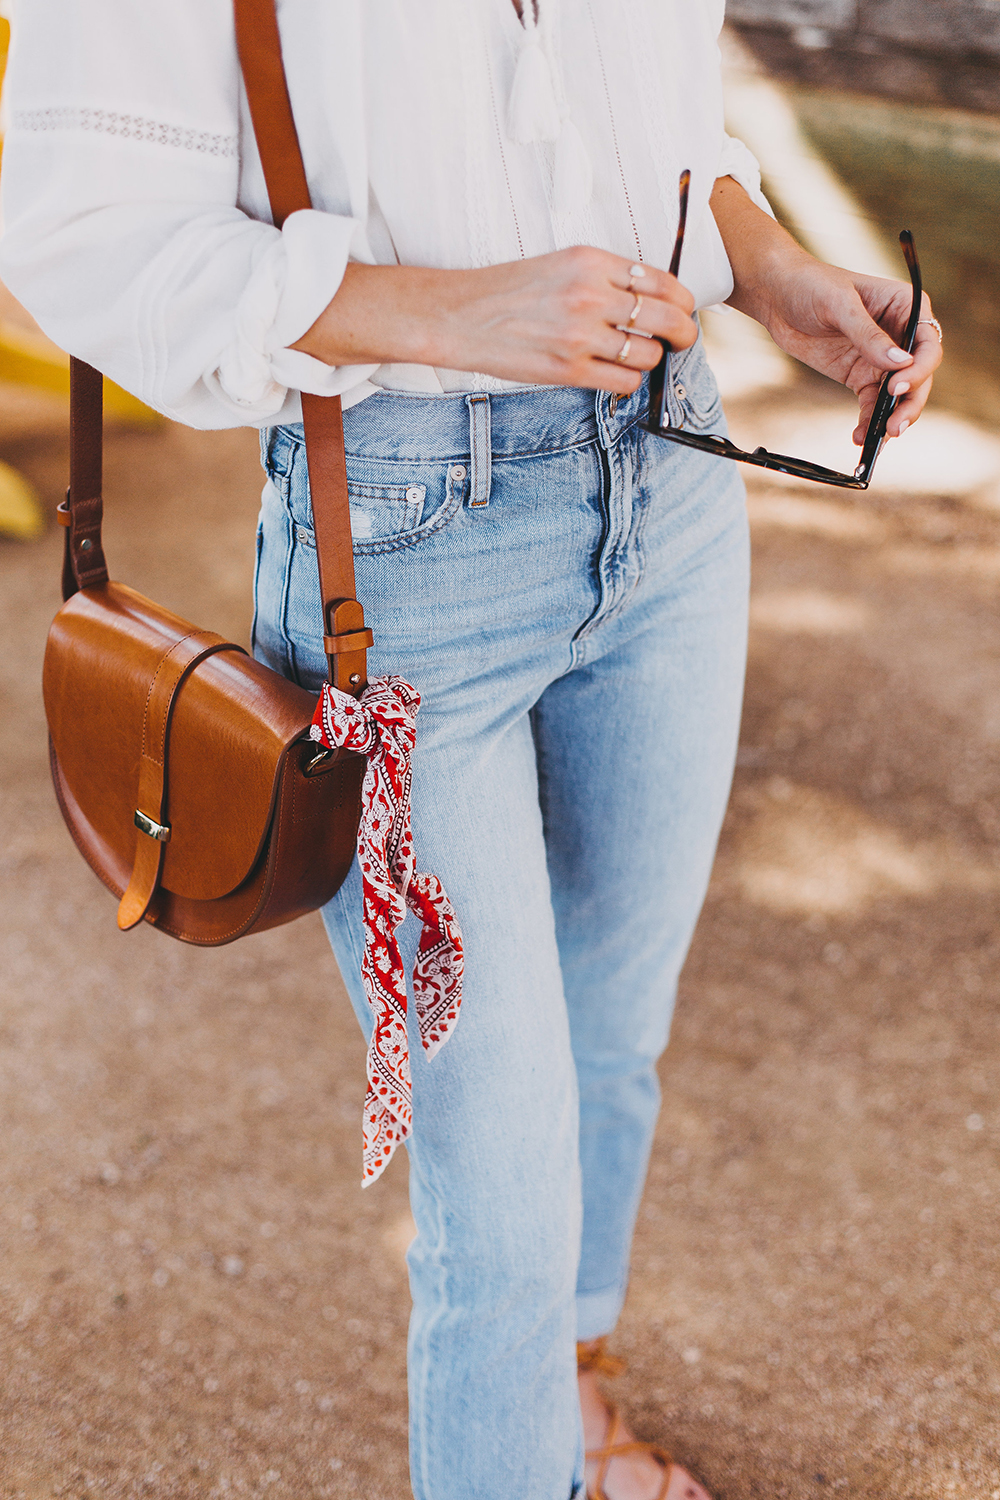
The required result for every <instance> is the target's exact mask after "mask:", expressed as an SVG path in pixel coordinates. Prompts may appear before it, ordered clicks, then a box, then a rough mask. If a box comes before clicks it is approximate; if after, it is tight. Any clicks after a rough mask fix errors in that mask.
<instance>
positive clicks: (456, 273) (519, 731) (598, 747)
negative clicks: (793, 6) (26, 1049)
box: [0, 0, 939, 1500]
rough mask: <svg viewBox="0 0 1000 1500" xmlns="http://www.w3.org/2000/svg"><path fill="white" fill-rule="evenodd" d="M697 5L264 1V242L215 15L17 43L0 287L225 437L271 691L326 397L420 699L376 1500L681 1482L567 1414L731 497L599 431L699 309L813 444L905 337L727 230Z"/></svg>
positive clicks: (291, 645) (730, 709)
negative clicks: (782, 396) (809, 424)
mask: <svg viewBox="0 0 1000 1500" xmlns="http://www.w3.org/2000/svg"><path fill="white" fill-rule="evenodd" d="M721 20H722V3H721V0H704V3H702V4H692V3H690V0H536V4H535V5H534V6H526V7H525V8H524V13H523V14H522V13H521V7H520V6H519V5H518V4H517V0H514V3H513V4H512V0H366V3H362V0H340V3H337V4H331V3H321V0H284V3H283V4H282V6H281V9H280V23H281V31H282V44H283V51H284V57H285V63H286V68H287V72H288V77H289V84H290V91H291V97H292V103H293V108H294V111H295V115H296V120H297V124H298V130H299V135H300V138H301V143H302V148H303V153H304V157H305V162H306V167H307V173H308V176H309V184H310V189H311V193H312V201H313V204H314V208H313V210H312V211H307V212H302V213H298V214H295V215H293V216H292V217H291V218H290V219H289V220H288V221H287V222H286V224H285V226H284V228H283V229H282V230H281V231H280V232H279V231H278V230H276V229H274V228H273V227H271V225H270V224H269V222H268V213H267V205H266V195H265V192H264V186H263V179H262V175H261V171H260V166H259V162H258V159H257V154H256V150H255V146H254V142H253V139H252V134H251V131H250V128H249V124H248V119H247V114H246V109H245V103H244V101H243V100H242V98H241V94H240V89H239V79H238V71H237V61H236V55H235V48H234V42H233V32H232V19H231V14H230V9H229V0H169V3H167V0H144V3H143V4H142V5H141V6H140V5H135V4H134V3H130V0H91V3H90V4H89V5H88V6H87V7H85V8H84V7H80V6H77V5H71V4H69V3H68V0H31V5H30V6H25V7H24V10H23V13H22V14H21V15H20V16H19V17H18V26H17V29H16V32H15V44H14V51H13V54H12V60H11V70H10V83H9V94H8V108H9V118H10V130H9V134H8V139H7V146H6V152H5V159H4V190H5V214H6V226H7V227H6V238H5V241H4V248H3V256H2V266H0V269H2V274H3V276H4V277H5V279H6V280H7V282H8V283H9V285H10V286H11V288H12V289H13V291H14V292H15V294H16V295H17V296H19V297H20V298H21V299H22V300H23V301H24V302H25V304H26V305H27V306H28V307H29V308H30V309H31V311H32V312H33V313H34V314H35V316H36V317H37V318H38V320H39V322H40V323H41V325H42V326H43V328H45V329H46V331H47V332H48V333H50V334H51V336H52V337H53V338H55V339H56V340H57V342H59V343H60V344H61V345H62V346H63V347H65V348H67V349H70V350H72V351H73V352H75V353H77V354H78V355H80V356H82V357H84V358H85V359H87V360H89V361H91V362H92V363H94V364H95V365H97V366H98V367H99V368H101V369H102V370H104V371H105V372H106V373H107V374H108V375H110V376H111V377H113V378H114V379H115V380H117V381H119V382H120V383H121V384H122V385H124V386H126V387H128V388H129V389H131V390H133V391H135V392H136V393H137V394H138V395H140V396H141V397H142V398H143V399H144V400H146V401H148V402H149V403H150V404H151V405H152V406H154V407H156V408H157V409H159V410H160V411H163V412H165V413H167V414H168V415H169V416H172V417H174V418H176V419H178V420H180V421H183V422H188V423H190V424H192V425H194V426H201V427H223V426H232V425H237V424H247V425H251V426H256V427H258V428H260V430H261V437H262V449H263V455H264V465H265V469H266V471H267V475H268V483H267V485H266V486H265V489H264V497H263V506H262V511H261V518H260V524H259V528H258V566H257V578H256V618H255V649H256V651H257V654H258V655H259V656H260V657H261V658H262V659H263V660H264V661H266V662H268V663H270V664H271V665H272V666H273V667H276V668H277V669H279V670H280V671H283V672H286V673H288V674H289V675H291V676H293V677H295V678H296V679H297V680H298V681H299V682H301V683H303V684H304V685H306V686H307V687H311V688H313V689H316V688H317V687H318V686H319V684H320V682H321V681H322V679H323V677H324V675H325V665H326V663H325V658H324V656H323V646H322V638H321V637H322V626H321V622H320V613H319V594H318V585H317V578H316V564H315V545H314V537H313V526H312V514H311V510H310V503H309V491H308V483H307V475H306V472H305V460H304V448H303V440H302V429H301V426H300V425H299V404H298V397H297V395H296V392H297V391H300V390H304V391H313V392H318V393H320V394H332V393H337V392H339V393H342V394H343V396H344V404H345V408H347V410H346V417H345V425H346V437H347V449H348V466H349V477H350V484H351V500H352V529H353V531H354V535H355V551H356V566H357V575H358V595H359V598H360V599H361V600H362V601H363V603H364V604H365V606H366V613H367V615H368V618H369V620H370V621H371V623H372V624H373V626H374V629H375V637H376V649H375V652H374V655H373V658H372V661H371V670H372V671H373V672H374V673H385V672H394V673H399V674H401V675H402V676H404V677H405V678H406V679H407V680H408V681H410V682H412V683H413V684H414V685H415V687H416V688H417V689H418V691H419V692H420V694H421V695H422V699H423V706H422V708H421V712H420V722H419V737H418V745H417V751H416V755H415V760H414V780H413V819H414V834H415V842H416V848H417V857H418V861H419V863H420V865H421V867H422V868H424V869H427V870H432V871H434V872H435V873H436V874H438V875H439V876H440V877H441V879H442V880H443V882H444V885H445V887H446V889H447V891H448V893H449V895H450V897H451V900H452V902H453V904H454V906H455V908H456V910H457V912H458V916H459V919H460V922H461V926H462V930H463V934H464V944H465V963H466V972H465V999H464V1004H463V1008H462V1014H461V1021H460V1024H459V1025H458V1026H457V1028H456V1029H455V1031H454V1035H453V1036H452V1037H451V1038H450V1039H449V1041H448V1044H447V1046H446V1047H445V1048H443V1050H441V1051H440V1053H439V1055H438V1056H436V1057H434V1058H433V1059H429V1058H428V1057H425V1056H424V1055H423V1054H422V1052H421V1049H420V1048H419V1047H416V1048H414V1049H413V1073H414V1079H413V1084H414V1132H413V1136H412V1138H411V1140H410V1142H409V1154H410V1184H411V1197H412V1203H413V1212H414V1216H415V1219H416V1223H417V1227H418V1236H417V1239H416V1240H415V1242H414V1244H413V1246H412V1247H411V1250H410V1254H409V1266H410V1277H411V1286H412V1292H413V1317H412V1325H411V1336H410V1346H409V1377H410V1404H411V1468H412V1482H413V1489H414V1493H415V1495H416V1496H417V1497H419V1500H452V1497H454V1500H458V1497H473V1496H474V1497H476V1500H492V1497H496V1500H501V1497H503V1500H508V1497H513V1496H516V1497H519V1500H566V1497H567V1496H569V1495H575V1496H582V1495H583V1494H585V1493H589V1494H591V1495H596V1494H598V1493H600V1492H601V1488H602V1487H603V1492H605V1493H606V1495H607V1496H608V1497H610V1500H652V1497H653V1496H663V1495H665V1496H666V1497H667V1500H681V1497H685V1500H704V1497H705V1495H706V1492H705V1491H704V1490H703V1489H702V1488H701V1486H700V1485H698V1484H697V1483H696V1482H695V1481H694V1480H693V1479H692V1478H691V1476H690V1475H688V1474H687V1473H686V1472H685V1471H684V1470H683V1469H681V1468H680V1467H679V1466H676V1465H671V1464H670V1463H669V1461H666V1462H661V1461H660V1460H659V1459H658V1458H657V1456H656V1454H655V1453H653V1452H652V1451H650V1450H648V1449H647V1448H645V1447H643V1445H636V1446H629V1437H630V1434H629V1433H628V1431H627V1429H625V1428H624V1427H623V1426H621V1425H618V1426H617V1427H615V1429H614V1430H612V1419H611V1415H610V1412H609V1408H608V1407H607V1406H606V1404H605V1403H604V1400H603V1398H602V1396H601V1395H600V1393H599V1391H598V1388H597V1385H596V1374H597V1371H598V1369H599V1366H600V1364H601V1360H602V1357H603V1356H602V1353H601V1350H602V1347H603V1345H602V1341H603V1338H604V1337H605V1336H606V1335H607V1334H608V1333H609V1332H610V1331H611V1330H612V1328H613V1327H614V1324H615V1321H616V1319H617V1316H618V1313H619V1311H620V1308H621V1305H622V1301H623V1299H624V1294H625V1287H626V1280H627V1267H628V1257H629V1245H630V1239H631V1233H632V1228H633V1223H634V1219H635V1214H636V1210H637V1205H638V1201H639V1196H640V1192H641V1188H642V1182H643V1177H644V1173H645V1167H646V1160H647V1156H648V1152H649V1146H650V1140H651V1136H652V1131H653V1126H654V1121H655V1118H656V1112H657V1106H658V1093H657V1083H656V1074H655V1064H656V1060H657V1057H658V1055H659V1053H660V1052H661V1050H662V1048H663V1046H664V1045H665V1041H666V1036H667V1028H668V1023H669V1018H670V1010H671V1005H672V1001H673V995H674V989H675V985H676V980H677V975H678V972H679V970H680V967H681V964H682V962H683V959H684V956H685V953H686V950H687V947H688V943H689V940H690V937H691V932H692V930H693V927H694V923H695V920H696V917H697V914H698V910H699V907H700V905H701V901H702V898H703V895H704V891H705V887H706V883H707V880H708V875H709V870H710V866H711V862H712V857H713V852H714V848H715V842H716V838H717V834H718V830H719V825H720V822H721V818H722V814H723V810H724V807H725V803H726V798H727V795H728V789H729V782H730V776H731V772H732V766H733V759H734V751H735V745H736V736H737V727H738V719H739V710H740V695H741V685H742V674H743V662H744V648H745V631H746V595H747V542H746V527H745V518H744V510H743V503H742V500H743V495H742V486H741V481H740V478H739V475H738V472H737V470H736V467H735V465H733V464H729V463H726V462H724V461H722V460H719V459H716V458H713V457H710V456H708V455H705V454H701V453H698V452H694V451H691V450H688V449H685V448H680V447H677V446H675V445H673V444H670V443H668V442H664V441H661V440H659V439H656V438H654V437H652V436H649V435H648V434H646V433H644V432H643V431H642V430H641V429H640V428H639V426H638V425H637V424H638V422H639V421H640V419H641V418H642V416H643V415H644V410H645V399H646V385H647V382H646V379H645V376H646V372H648V371H649V370H650V369H651V368H652V367H653V365H654V364H655V363H656V361H657V359H658V357H659V354H660V344H659V342H658V340H659V339H665V340H667V341H669V344H670V346H671V348H672V349H673V350H674V351H675V353H674V355H673V356H672V358H671V364H670V370H669V382H670V383H669V392H668V400H669V404H670V410H671V415H672V417H673V419H674V421H675V422H684V423H685V424H686V425H688V426H692V427H694V428H696V429H701V430H705V431H717V430H719V426H720V423H721V421H722V415H721V411H720V408H719V402H718V394H717V391H716V388H715V385H714V382H713V379H712V376H711V373H710V372H709V370H708V367H707V365H706V363H705V359H704V354H703V351H702V346H701V343H700V340H699V337H698V326H697V322H696V321H695V318H694V316H693V314H694V312H695V310H696V308H698V307H701V306H704V305H706V304H708V303H713V302H718V301H724V300H728V301H730V302H731V303H732V304H733V305H734V306H736V307H738V308H741V309H742V310H744V311H746V312H748V313H750V314H751V315H752V316H754V317H756V318H758V319H759V320H760V321H761V322H762V323H763V324H764V325H765V326H766V327H767V328H768V329H769V330H770V332H771V333H772V334H773V335H774V337H775V338H776V339H777V341H778V342H779V344H781V345H783V347H785V348H787V349H789V350H790V351H791V352H792V353H794V354H795V355H796V356H797V357H798V358H800V359H804V360H805V361H806V362H808V363H809V364H811V365H813V366H814V367H815V368H817V369H820V370H822V371H824V372H825V373H827V374H830V375H833V376H834V377H835V378H837V379H840V380H842V381H844V382H845V383H847V384H848V385H850V387H851V388H852V389H853V390H854V391H855V392H856V393H857V394H858V396H859V400H860V408H861V411H860V422H859V429H858V433H857V434H856V436H857V437H860V436H861V434H862V433H863V431H864V427H865V424H866V421H867V417H868V415H869V413H870V411H871V408H872V405H873V402H874V397H875V393H876V390H877V387H878V383H879V381H880V380H881V379H882V377H883V376H884V373H885V372H886V371H890V370H896V369H898V370H899V374H898V377H897V379H896V382H895V389H896V391H897V392H898V393H900V394H901V395H903V396H904V397H905V399H903V400H901V402H900V404H899V406H898V408H897V410H896V411H895V413H894V415H893V417H892V419H891V422H890V424H889V431H890V434H891V435H893V436H895V435H898V434H899V433H901V432H902V431H903V429H904V428H905V427H906V426H907V425H908V424H909V423H910V422H912V421H913V420H914V419H915V418H916V417H917V416H918V415H919V413H920V410H921V409H922V407H923V405H924V402H925V401H926V398H927V393H928V390H929V386H930V378H931V375H932V372H933V369H934V368H935V366H936V364H937V362H938V358H939V353H938V344H937V339H936V338H935V336H934V334H933V332H929V331H927V330H924V329H923V328H921V330H920V334H921V338H920V341H919V342H918V345H917V350H916V355H915V357H914V358H911V357H910V356H908V355H906V354H905V353H904V352H903V351H902V350H900V349H899V348H897V347H896V346H895V344H894V342H893V339H894V337H896V336H899V335H900V334H901V331H902V327H903V324H904V322H905V316H906V310H907V308H908V303H909V289H908V288H907V287H904V286H902V285H901V284H898V283H890V282H883V281H876V280H874V279H872V278H869V277H861V276H854V275H851V274H849V273H847V272H844V271H840V270H836V269H832V268H830V267H826V266H823V265H820V264H819V263H817V262H816V261H814V260H813V259H811V258H810V257H809V256H807V255H806V254H805V253H804V252H803V251H802V250H801V249H799V248H798V247H797V246H796V245H795V244H794V243H793V242H792V241H791V240H790V239H789V238H788V236H787V235H785V234H784V233H783V232H782V231H781V230H780V229H779V228H778V227H777V226H776V225H775V223H774V221H773V220H772V219H771V218H770V216H769V214H768V211H767V205H766V203H764V201H763V199H762V198H761V195H760V187H759V176H758V173H757V169H756V166H755V164H754V162H753V160H752V158H751V157H750V156H749V154H748V153H747V152H746V150H745V149H744V148H743V147H742V146H741V145H740V144H739V143H738V142H734V141H731V140H728V139H727V138H726V137H725V135H724V133H723V127H722V105H721V95H720V80H719V58H718V51H717V45H716V34H717V31H718V28H719V26H720V24H721ZM685 167H690V168H691V171H692V192H691V212H690V217H689V224H688V234H687V241H686V249H685V258H684V261H683V264H682V268H681V274H680V278H679V280H678V279H675V278H674V277H672V276H670V275H669V274H668V273H667V272H666V271H665V270H664V269H663V267H665V266H666V265H667V264H668V261H669V257H670V247H671V244H672V242H673V238H674V235H675V231H676V227H677V202H676V184H677V181H678V175H679V172H680V170H681V169H682V168H685ZM925 332H929V336H927V337H924V336H923V335H924V334H925ZM359 893H360V885H359V879H358V877H357V873H356V871H355V873H354V874H353V875H352V876H351V877H350V878H349V880H348V882H347V883H346V885H345V886H344V888H343V889H342V891H341V892H340V893H339V895H338V896H337V898H336V899H335V900H334V901H333V902H332V903H331V905H330V907H329V908H328V909H327V910H326V911H325V912H324V919H325V921H326V924H327V928H328V930H329V933H330V937H331V941H332V943H333V947H334V951H335V953H336V956H337V959H338V962H339V964H340V967H341V971H342V973H343V976H344V980H345V983H346V985H347V988H348V990H349V992H350V994H351V998H352V1001H353V1003H354V1005H355V1008H356V1009H357V1011H358V1015H359V1019H360V1021H361V1024H362V1026H364V1027H365V1028H366V1030H368V1029H369V1028H370V1024H371V1022H370V1017H369V1013H368V1009H367V1006H366V1003H365V998H364V992H363V986H362V981H361V973H360V956H361V950H362V947H363V941H364V935H363V927H362V911H361V901H360V894H359ZM413 925H415V924H408V926H413ZM403 931H404V935H405V934H406V928H404V929H403ZM416 936H417V934H416V933H415V932H412V933H410V934H409V939H408V941H409V953H408V955H407V958H408V960H409V965H410V966H411V965H412V959H413V953H414V947H415V943H416ZM578 1345H579V1349H580V1354H579V1360H578V1354H577V1346H578ZM578 1363H579V1369H578V1368H577V1365H578ZM620 1445H624V1447H625V1451H623V1452H619V1453H616V1454H615V1455H614V1456H613V1457H611V1458H610V1459H608V1458H607V1457H605V1458H603V1459H591V1460H589V1461H585V1449H586V1450H588V1451H591V1452H593V1451H595V1450H598V1451H599V1450H602V1449H605V1448H607V1447H614V1448H617V1447H619V1446H620Z"/></svg>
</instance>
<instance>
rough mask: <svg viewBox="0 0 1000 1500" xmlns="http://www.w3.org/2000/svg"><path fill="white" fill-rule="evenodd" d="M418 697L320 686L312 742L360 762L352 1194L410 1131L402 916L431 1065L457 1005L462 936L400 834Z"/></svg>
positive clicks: (406, 834)
mask: <svg viewBox="0 0 1000 1500" xmlns="http://www.w3.org/2000/svg"><path fill="white" fill-rule="evenodd" d="M419 707H420V694H419V693H418V692H416V691H415V689H414V688H412V687H410V684H409V683H408V682H404V681H403V679H402V677H376V678H373V679H372V681H371V682H369V684H368V686H367V687H366V688H365V690H364V692H363V693H362V694H361V697H360V699H357V698H352V697H351V695H350V693H342V692H341V691H340V690H339V689H338V688H334V687H330V685H329V684H326V685H324V687H323V691H322V692H321V693H320V697H319V702H318V703H317V705H316V713H315V715H314V717H313V724H312V728H311V730H310V731H309V733H310V736H311V738H312V739H314V740H318V741H319V742H320V743H321V744H323V745H326V746H328V747H329V748H330V749H331V750H332V749H335V748H336V747H337V746H343V747H344V748H345V749H347V750H355V751H357V752H358V754H359V755H366V756H367V757H368V764H367V767H366V768H365V781H364V789H363V791H362V794H361V824H360V826H359V828H358V863H359V864H360V866H361V874H362V879H363V886H364V909H365V954H364V959H363V960H362V964H361V973H362V977H363V979H364V985H365V994H366V996H367V998H368V1004H369V1005H370V1006H371V1008H372V1011H373V1013H374V1016H375V1029H374V1031H373V1032H372V1039H371V1043H370V1045H369V1048H368V1095H367V1097H366V1099H365V1114H364V1171H363V1174H362V1185H363V1186H367V1184H368V1183H369V1182H374V1180H375V1178H376V1177H379V1176H381V1174H382V1172H384V1171H385V1168H386V1167H387V1166H388V1164H389V1160H390V1158H391V1156H392V1154H393V1152H394V1151H395V1149H396V1147H397V1146H398V1145H399V1143H400V1141H405V1140H406V1137H407V1136H408V1135H409V1134H410V1131H411V1129H412V1126H413V1095H412V1088H411V1083H410V1053H409V1049H408V1047H407V1041H406V978H405V976H404V974H403V960H402V958H401V956H400V952H399V944H398V942H397V941H396V928H397V927H398V926H399V924H400V922H402V920H403V918H404V917H405V916H406V908H407V907H409V908H410V910H411V911H412V912H414V913H415V915H416V916H418V917H419V918H420V920H421V922H422V923H423V932H422V933H421V935H420V946H419V948H418V950H417V959H416V963H415V964H414V966H413V997H414V1003H415V1005H416V1011H417V1021H418V1023H419V1027H420V1040H421V1043H422V1044H423V1047H424V1050H425V1052H427V1053H429V1054H430V1056H431V1057H433V1056H434V1054H435V1052H437V1051H438V1049H439V1048H440V1047H443V1046H444V1044H445V1042H446V1041H447V1040H448V1037H449V1036H450V1035H451V1032H452V1030H453V1028H454V1026H455V1022H456V1021H457V1020H458V1008H459V1006H460V1005H461V1003H462V968H463V960H462V934H461V931H460V930H459V926H458V919H457V918H456V916H455V910H454V907H453V906H452V904H451V902H450V901H449V900H448V897H447V895H446V893H445V890H444V887H443V886H442V884H441V882H440V880H438V878H437V876H436V875H420V874H417V873H416V872H415V870H414V861H413V835H412V833H411V831H410V779H411V773H410V753H411V751H412V749H413V746H414V743H415V741H416V738H417V727H416V716H417V709H418V708H419Z"/></svg>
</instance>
